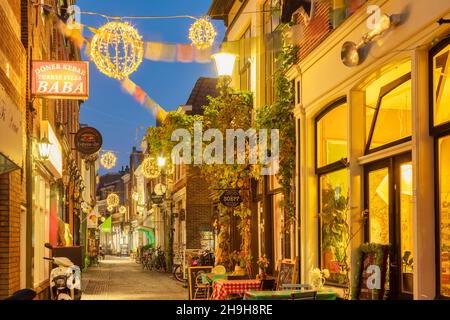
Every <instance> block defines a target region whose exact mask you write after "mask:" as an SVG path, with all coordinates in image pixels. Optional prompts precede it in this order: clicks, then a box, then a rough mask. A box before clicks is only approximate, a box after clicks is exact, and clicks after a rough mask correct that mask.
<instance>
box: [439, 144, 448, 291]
mask: <svg viewBox="0 0 450 320" xmlns="http://www.w3.org/2000/svg"><path fill="white" fill-rule="evenodd" d="M439 193H440V194H439V199H440V203H439V208H440V210H439V211H440V219H439V220H440V226H439V229H440V233H439V234H440V262H441V265H440V269H441V272H440V273H441V274H440V279H441V294H442V295H443V296H446V297H450V137H444V138H441V139H440V140H439Z"/></svg>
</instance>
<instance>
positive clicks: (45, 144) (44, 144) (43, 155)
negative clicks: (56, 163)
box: [38, 137, 52, 160]
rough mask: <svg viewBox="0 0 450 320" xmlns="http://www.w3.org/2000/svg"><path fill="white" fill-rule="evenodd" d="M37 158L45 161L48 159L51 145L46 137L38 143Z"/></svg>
mask: <svg viewBox="0 0 450 320" xmlns="http://www.w3.org/2000/svg"><path fill="white" fill-rule="evenodd" d="M38 149H39V158H40V159H41V160H47V159H48V158H49V157H50V152H51V150H52V144H51V143H50V141H49V140H48V138H47V137H44V138H42V139H41V141H39V143H38Z"/></svg>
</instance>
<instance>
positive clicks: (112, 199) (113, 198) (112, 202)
mask: <svg viewBox="0 0 450 320" xmlns="http://www.w3.org/2000/svg"><path fill="white" fill-rule="evenodd" d="M119 202H120V199H119V196H118V195H117V194H115V193H110V194H109V195H108V197H106V204H107V205H108V207H117V206H118V205H119Z"/></svg>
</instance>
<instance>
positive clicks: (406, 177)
mask: <svg viewBox="0 0 450 320" xmlns="http://www.w3.org/2000/svg"><path fill="white" fill-rule="evenodd" d="M401 172H402V193H403V194H405V195H408V196H412V195H413V187H412V185H413V173H412V164H404V165H402V166H401Z"/></svg>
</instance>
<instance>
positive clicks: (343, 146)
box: [317, 103, 348, 168]
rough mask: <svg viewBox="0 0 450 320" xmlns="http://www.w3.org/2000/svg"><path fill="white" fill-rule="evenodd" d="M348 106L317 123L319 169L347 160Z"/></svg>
mask: <svg viewBox="0 0 450 320" xmlns="http://www.w3.org/2000/svg"><path fill="white" fill-rule="evenodd" d="M347 134H348V133H347V104H346V103H344V104H342V105H340V106H338V107H336V108H334V109H332V110H331V111H330V112H328V113H327V114H326V115H325V116H324V117H323V118H322V119H320V120H319V121H318V122H317V143H318V146H317V167H318V168H321V167H324V166H326V165H328V164H331V163H334V162H337V161H340V160H342V159H343V158H347Z"/></svg>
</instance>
